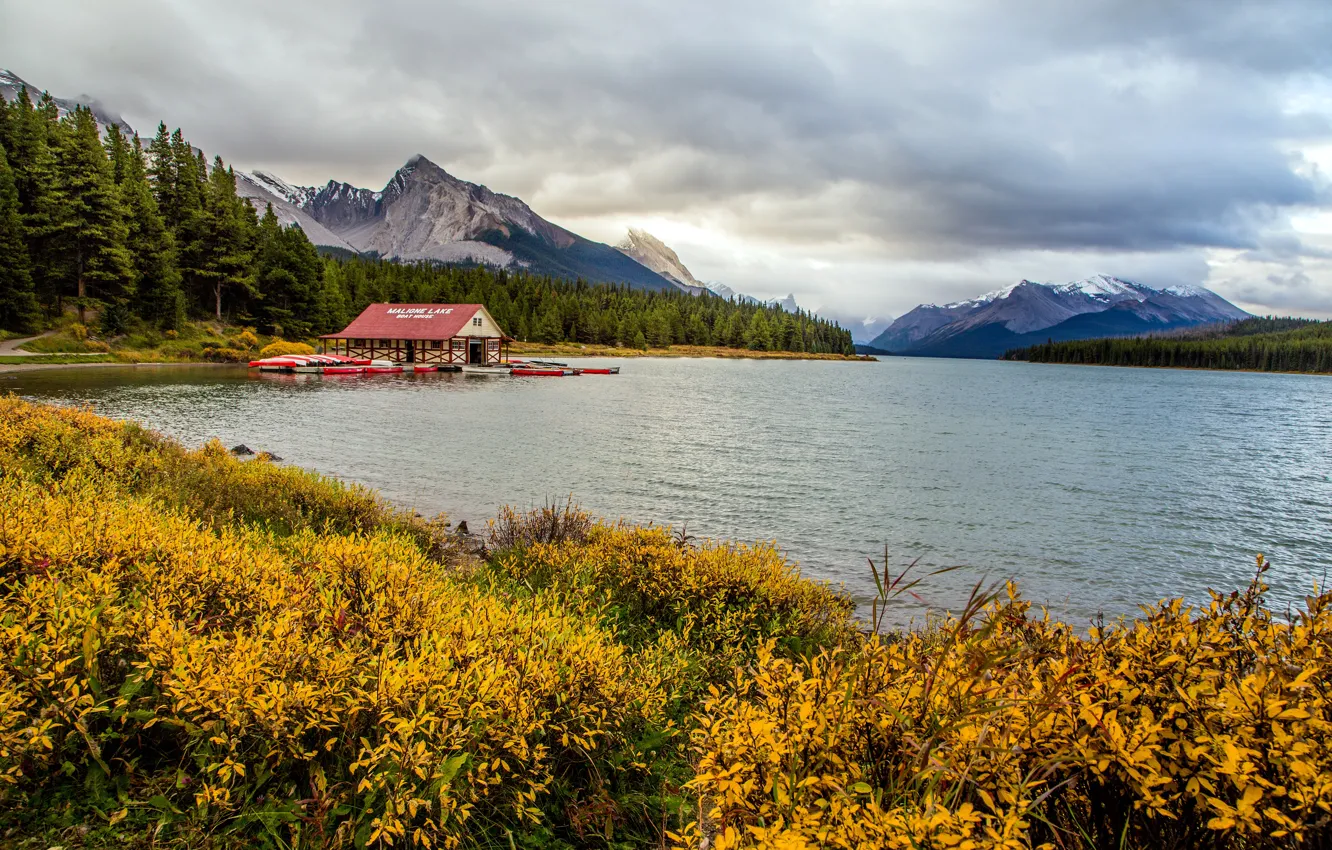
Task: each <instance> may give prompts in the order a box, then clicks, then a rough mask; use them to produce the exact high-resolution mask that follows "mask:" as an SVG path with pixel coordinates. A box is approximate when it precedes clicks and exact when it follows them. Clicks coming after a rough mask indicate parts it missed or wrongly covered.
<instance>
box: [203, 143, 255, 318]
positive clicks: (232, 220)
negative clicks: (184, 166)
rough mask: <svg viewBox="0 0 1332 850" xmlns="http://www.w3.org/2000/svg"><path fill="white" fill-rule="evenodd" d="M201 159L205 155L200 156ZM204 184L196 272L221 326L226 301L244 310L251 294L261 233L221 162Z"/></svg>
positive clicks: (215, 166)
mask: <svg viewBox="0 0 1332 850" xmlns="http://www.w3.org/2000/svg"><path fill="white" fill-rule="evenodd" d="M199 156H200V158H202V156H203V153H202V152H200V154H199ZM201 167H203V168H204V169H205V171H206V173H207V174H208V177H207V182H206V183H204V184H203V228H202V233H203V241H202V245H201V251H200V253H199V257H198V259H199V260H200V261H201V262H200V264H199V266H198V267H197V268H196V269H195V271H196V274H197V275H198V279H199V282H200V283H201V284H203V285H205V286H206V287H207V291H208V294H209V295H211V296H212V307H213V317H214V318H215V319H216V320H217V321H219V322H221V321H222V314H223V309H222V305H223V301H224V299H225V298H226V297H227V296H230V297H231V298H232V299H233V301H235V302H237V303H236V304H234V305H233V306H243V303H244V301H245V300H246V298H247V296H249V295H250V294H252V292H253V285H254V277H253V271H254V270H253V262H254V250H253V243H254V235H255V231H256V230H257V229H258V222H257V221H256V220H255V214H254V208H253V207H251V206H250V204H249V202H248V201H245V200H244V199H242V198H238V197H237V196H236V176H235V175H234V174H233V173H232V172H231V169H229V168H227V166H226V164H225V163H223V162H222V157H220V156H219V157H217V158H215V159H214V160H213V168H212V169H211V171H208V170H207V168H206V166H201Z"/></svg>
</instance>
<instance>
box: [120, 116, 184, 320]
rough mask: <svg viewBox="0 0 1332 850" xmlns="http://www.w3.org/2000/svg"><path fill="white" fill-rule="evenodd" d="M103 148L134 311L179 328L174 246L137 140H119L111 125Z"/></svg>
mask: <svg viewBox="0 0 1332 850" xmlns="http://www.w3.org/2000/svg"><path fill="white" fill-rule="evenodd" d="M108 148H109V149H110V150H111V152H112V166H113V169H114V172H115V174H116V180H117V184H118V186H119V189H120V200H121V205H122V207H123V208H124V210H125V220H126V224H127V225H128V229H129V242H128V245H129V251H130V256H131V257H132V262H133V265H134V272H135V282H134V284H135V291H136V293H137V299H136V305H137V308H138V314H139V316H140V317H142V318H143V319H144V320H146V321H148V322H151V323H153V324H155V325H157V326H158V327H162V328H179V327H180V323H181V321H182V320H183V319H184V314H185V296H184V293H183V292H181V288H180V269H179V268H177V265H176V245H175V240H174V239H173V238H172V235H171V231H170V230H168V229H167V226H166V221H165V220H164V219H163V218H162V215H161V213H160V211H159V210H158V208H157V199H156V198H154V197H153V191H152V187H151V186H150V185H149V182H148V174H147V172H146V170H145V169H144V162H143V144H142V142H140V141H139V137H138V136H137V135H136V136H135V137H134V139H133V142H132V144H129V145H127V144H125V143H124V142H123V137H121V136H120V134H119V132H118V131H117V130H116V128H115V127H114V126H113V127H112V128H111V138H110V140H109V141H108Z"/></svg>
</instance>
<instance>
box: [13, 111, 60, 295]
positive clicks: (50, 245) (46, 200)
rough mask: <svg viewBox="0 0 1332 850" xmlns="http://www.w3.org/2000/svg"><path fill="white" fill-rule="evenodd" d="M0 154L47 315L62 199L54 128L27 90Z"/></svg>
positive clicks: (55, 287)
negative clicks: (15, 197)
mask: <svg viewBox="0 0 1332 850" xmlns="http://www.w3.org/2000/svg"><path fill="white" fill-rule="evenodd" d="M8 112H9V120H8V122H7V127H6V132H7V133H8V141H7V143H6V150H7V152H8V155H9V163H10V168H11V169H12V170H13V173H14V186H15V188H16V190H17V192H18V199H19V218H20V221H21V225H22V238H23V242H24V245H25V246H26V247H27V251H28V258H29V260H30V261H31V263H32V279H33V286H34V288H35V290H36V293H37V297H38V300H39V302H40V303H41V304H43V305H45V306H46V307H47V309H48V310H55V309H56V308H57V307H58V305H59V302H60V295H61V279H60V274H59V269H60V263H59V262H58V258H59V246H58V244H57V239H56V237H57V224H58V220H59V213H60V207H61V202H62V200H63V195H62V193H61V191H60V189H59V187H58V186H57V183H56V158H55V151H54V149H53V148H54V144H53V143H54V141H55V140H57V139H58V137H59V132H58V131H59V127H58V125H57V124H55V123H54V122H53V121H52V120H51V113H50V111H49V110H45V109H38V108H37V107H35V106H34V105H33V103H32V100H31V99H30V97H29V95H28V89H27V87H24V88H22V89H20V90H19V93H18V97H17V98H15V100H14V102H13V103H12V104H10V105H9V107H8Z"/></svg>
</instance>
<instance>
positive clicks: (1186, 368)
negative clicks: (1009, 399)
mask: <svg viewBox="0 0 1332 850" xmlns="http://www.w3.org/2000/svg"><path fill="white" fill-rule="evenodd" d="M999 362H1001V363H1026V364H1028V365H1030V366H1093V367H1098V368H1103V369H1149V370H1159V371H1163V372H1223V373H1224V372H1233V373H1236V374H1244V375H1308V376H1309V377H1313V378H1328V377H1332V372H1290V371H1285V370H1282V369H1217V368H1212V367H1208V366H1136V365H1134V364H1132V363H1063V362H1060V361H1049V360H1004V359H1003V358H1002V357H1001V358H999Z"/></svg>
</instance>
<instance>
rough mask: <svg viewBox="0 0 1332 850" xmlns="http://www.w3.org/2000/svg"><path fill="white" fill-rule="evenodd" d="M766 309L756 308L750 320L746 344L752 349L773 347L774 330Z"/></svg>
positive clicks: (762, 349) (763, 349)
mask: <svg viewBox="0 0 1332 850" xmlns="http://www.w3.org/2000/svg"><path fill="white" fill-rule="evenodd" d="M764 312H765V311H764V310H755V311H754V316H753V318H751V319H750V320H749V331H748V333H746V334H745V344H746V345H748V346H749V349H750V350H751V351H767V350H769V349H770V348H772V332H771V330H770V329H769V327H768V319H767V317H766V316H765V315H764Z"/></svg>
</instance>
